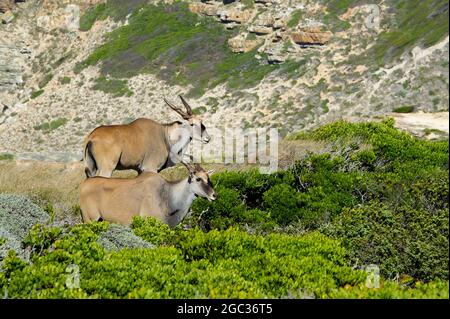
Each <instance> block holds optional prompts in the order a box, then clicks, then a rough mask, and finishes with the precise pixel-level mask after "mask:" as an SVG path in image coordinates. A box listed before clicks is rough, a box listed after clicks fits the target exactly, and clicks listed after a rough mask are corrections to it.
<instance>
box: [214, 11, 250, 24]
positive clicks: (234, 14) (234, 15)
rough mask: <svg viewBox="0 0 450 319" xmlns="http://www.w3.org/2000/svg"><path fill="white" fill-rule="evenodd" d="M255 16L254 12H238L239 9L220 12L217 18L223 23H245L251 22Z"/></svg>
mask: <svg viewBox="0 0 450 319" xmlns="http://www.w3.org/2000/svg"><path fill="white" fill-rule="evenodd" d="M253 15H254V12H253V10H238V9H228V10H219V11H218V12H217V16H218V17H219V19H220V21H222V22H226V23H228V22H236V23H245V22H247V21H249V20H250V18H252V17H253Z"/></svg>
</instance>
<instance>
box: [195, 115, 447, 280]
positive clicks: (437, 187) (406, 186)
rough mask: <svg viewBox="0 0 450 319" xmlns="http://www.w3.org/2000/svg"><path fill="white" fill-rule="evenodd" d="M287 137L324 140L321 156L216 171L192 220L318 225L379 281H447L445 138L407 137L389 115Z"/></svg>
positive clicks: (219, 224)
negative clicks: (271, 166) (268, 169)
mask: <svg viewBox="0 0 450 319" xmlns="http://www.w3.org/2000/svg"><path fill="white" fill-rule="evenodd" d="M291 138H292V139H311V138H312V139H317V140H325V141H328V142H329V148H330V150H331V152H329V153H325V154H319V155H318V154H312V155H311V156H308V157H307V158H305V159H302V160H300V161H298V162H297V163H296V164H295V165H293V166H292V168H291V169H288V170H286V171H281V172H278V173H276V174H272V175H261V174H259V173H258V172H257V171H246V172H228V173H222V174H216V175H215V176H213V183H214V184H215V185H216V190H217V191H218V193H219V198H218V200H217V201H216V202H214V203H209V202H207V201H206V200H202V199H199V200H197V201H196V202H195V203H194V206H193V211H194V214H193V218H194V219H195V220H196V221H198V222H199V223H200V224H201V225H203V227H204V228H205V229H226V228H228V227H229V226H231V225H236V224H246V225H247V227H250V228H251V229H253V230H254V231H260V232H267V231H269V230H277V229H279V230H281V231H289V230H290V229H292V228H293V227H292V226H293V225H295V229H296V231H310V230H320V231H322V232H323V233H325V234H327V235H329V236H332V237H336V238H339V239H340V240H341V241H342V242H343V244H344V246H345V247H346V248H347V250H348V253H349V256H350V257H351V260H352V261H353V262H355V263H356V262H359V263H360V264H361V263H362V264H368V263H376V264H378V265H379V266H380V268H381V272H382V274H383V275H385V276H386V277H388V278H394V277H396V276H398V275H408V276H412V277H414V278H417V279H422V280H430V279H431V278H435V277H439V278H442V279H448V257H449V256H448V247H449V246H448V217H449V216H448V142H447V141H440V142H430V141H423V140H418V139H415V138H413V137H411V136H410V135H409V134H406V133H403V132H400V131H398V130H396V129H395V128H393V122H392V121H389V120H388V121H386V122H383V123H359V124H349V123H345V122H336V123H333V124H330V125H326V126H323V127H321V128H319V129H318V130H316V131H314V132H312V133H308V134H298V135H297V136H293V137H291Z"/></svg>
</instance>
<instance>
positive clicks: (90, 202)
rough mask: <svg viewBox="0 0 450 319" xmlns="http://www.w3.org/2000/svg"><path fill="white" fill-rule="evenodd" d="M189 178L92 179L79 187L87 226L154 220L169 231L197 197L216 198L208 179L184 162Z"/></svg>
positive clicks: (155, 175)
mask: <svg viewBox="0 0 450 319" xmlns="http://www.w3.org/2000/svg"><path fill="white" fill-rule="evenodd" d="M182 163H183V164H184V165H185V166H186V168H187V169H188V170H189V176H188V177H186V178H185V179H183V180H180V181H177V182H170V181H167V180H166V179H165V178H164V177H162V176H161V174H159V173H153V172H144V173H142V174H140V175H138V176H137V177H135V178H131V179H122V178H105V177H98V176H97V177H93V178H88V179H85V180H84V181H83V182H82V183H81V187H80V208H81V212H82V218H83V222H84V223H89V222H92V221H99V220H105V221H109V222H113V223H119V224H123V225H130V224H131V222H132V220H133V217H134V216H141V217H145V216H152V217H155V218H157V219H159V220H161V221H162V222H164V223H166V224H168V225H169V226H170V227H174V226H176V225H177V224H178V223H180V222H181V221H182V220H183V218H184V217H185V216H186V214H187V213H188V211H189V209H190V207H191V205H192V202H193V201H194V199H195V198H196V197H197V196H200V197H204V198H206V199H208V200H209V201H213V200H215V199H216V198H217V193H216V192H215V191H214V189H213V186H212V184H211V181H210V179H209V175H210V174H211V173H212V172H211V171H209V172H206V171H204V170H203V168H202V167H201V166H200V165H198V164H195V166H192V165H191V164H188V163H184V162H182Z"/></svg>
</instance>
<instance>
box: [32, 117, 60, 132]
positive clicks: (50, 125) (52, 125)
mask: <svg viewBox="0 0 450 319" xmlns="http://www.w3.org/2000/svg"><path fill="white" fill-rule="evenodd" d="M66 123H67V119H66V118H58V119H56V120H53V121H51V122H44V123H42V124H40V125H36V126H35V127H34V129H35V130H41V131H44V132H50V131H53V130H56V129H57V128H58V127H60V126H63V125H64V124H66Z"/></svg>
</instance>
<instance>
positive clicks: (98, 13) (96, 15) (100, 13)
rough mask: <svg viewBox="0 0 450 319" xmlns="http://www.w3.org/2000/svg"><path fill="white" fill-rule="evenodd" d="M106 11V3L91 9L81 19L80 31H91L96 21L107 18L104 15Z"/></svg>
mask: <svg viewBox="0 0 450 319" xmlns="http://www.w3.org/2000/svg"><path fill="white" fill-rule="evenodd" d="M105 9H106V4H105V3H100V4H99V5H97V6H95V7H91V8H89V9H88V10H87V11H86V12H85V13H84V14H83V15H82V16H81V17H80V31H89V30H90V29H91V28H92V25H93V24H94V22H95V21H97V20H100V19H101V18H105V16H104V13H105Z"/></svg>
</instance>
